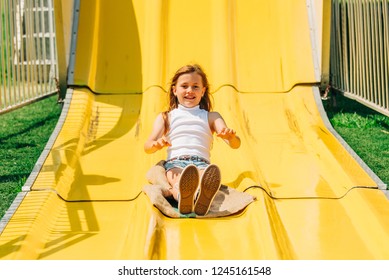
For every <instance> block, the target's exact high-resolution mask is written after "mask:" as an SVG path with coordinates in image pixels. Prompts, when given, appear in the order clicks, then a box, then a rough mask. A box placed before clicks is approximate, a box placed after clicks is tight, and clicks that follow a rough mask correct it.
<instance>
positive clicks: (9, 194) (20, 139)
mask: <svg viewBox="0 0 389 280" xmlns="http://www.w3.org/2000/svg"><path fill="white" fill-rule="evenodd" d="M60 112H61V107H60V105H58V104H57V97H56V96H51V97H48V98H45V99H43V100H41V101H38V102H35V103H32V104H30V105H28V106H26V107H23V108H20V109H17V110H15V111H11V112H9V113H5V114H3V115H0V217H2V216H3V215H4V213H5V211H6V210H7V209H8V208H9V206H10V205H11V203H12V201H13V200H14V198H15V196H16V194H17V193H18V192H19V191H20V190H21V187H22V186H23V184H24V182H25V181H26V179H27V178H28V176H29V175H30V173H31V171H32V169H33V167H34V165H35V163H36V161H37V159H38V158H39V156H40V154H41V152H42V151H43V149H44V147H45V145H46V143H47V140H48V139H49V137H50V135H51V133H52V131H53V129H54V127H55V125H56V123H57V121H58V118H59V115H60Z"/></svg>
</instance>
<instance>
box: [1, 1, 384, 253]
mask: <svg viewBox="0 0 389 280" xmlns="http://www.w3.org/2000/svg"><path fill="white" fill-rule="evenodd" d="M75 3H76V5H77V3H78V1H75ZM323 5H324V6H327V7H328V1H324V4H323V1H321V0H310V1H306V0H290V1H285V0H274V1H265V0H245V1H238V0H235V1H234V0H231V1H227V0H212V1H209V0H185V1H184V0H134V1H128V0H117V1H107V0H83V1H80V7H79V8H77V12H75V14H74V17H75V18H76V19H77V20H76V21H75V22H77V25H76V28H75V32H74V37H73V42H72V44H73V48H72V50H71V59H70V60H71V61H72V62H71V63H70V66H69V74H68V75H69V89H68V93H67V98H66V100H65V101H66V102H65V103H66V104H65V107H64V111H63V115H62V117H61V121H60V123H59V126H58V127H57V130H58V131H57V132H55V133H54V134H53V137H52V144H50V146H49V148H48V149H47V151H46V155H47V156H45V157H44V159H43V161H42V164H41V165H40V164H38V165H37V166H36V168H35V169H34V172H35V173H36V176H35V177H33V180H32V182H31V187H30V188H24V192H22V193H21V194H20V195H19V196H18V199H17V200H16V201H15V204H14V206H13V208H15V211H14V213H13V215H12V216H10V218H9V220H8V221H6V223H5V224H4V226H3V228H2V232H1V236H0V258H1V259H389V219H388V218H389V201H388V199H387V198H386V196H385V194H384V192H383V191H382V190H380V188H383V187H384V186H383V185H382V182H381V181H380V180H379V179H378V178H377V177H376V176H375V175H374V174H373V173H372V172H371V171H370V170H369V169H368V168H367V166H366V165H365V164H364V163H363V162H362V161H361V160H359V159H358V158H357V157H356V156H355V154H354V153H353V151H352V150H350V149H349V148H348V147H347V145H345V144H344V143H343V141H342V140H341V139H339V137H338V136H336V135H335V134H334V132H333V131H332V129H331V128H328V121H327V120H326V118H325V116H324V115H325V114H323V110H322V107H321V103H320V102H321V101H320V95H319V90H318V87H317V86H318V84H319V83H320V81H321V78H322V76H323V75H324V74H325V65H326V63H327V65H328V61H327V62H326V60H328V55H326V53H327V52H328V42H325V41H324V40H323V41H322V40H321V38H322V37H321V34H322V30H324V29H325V28H327V27H328V26H327V25H328V19H325V18H324V20H322V19H323ZM327 17H328V15H327ZM322 22H327V24H323V25H322ZM68 31H69V32H70V30H68ZM187 63H198V64H200V65H202V66H203V68H204V69H205V71H206V72H207V74H208V76H209V80H210V82H211V86H212V88H211V91H212V92H213V98H214V101H215V110H216V111H219V112H220V113H221V115H222V116H223V117H224V118H225V120H226V122H227V124H228V125H229V126H230V127H232V128H234V129H235V130H237V132H238V134H239V136H240V137H241V139H242V146H241V147H240V149H238V150H232V149H229V147H227V145H225V144H224V143H222V141H220V140H218V139H215V143H214V147H213V150H212V151H211V154H212V161H213V162H214V163H216V164H217V165H219V166H220V168H221V171H222V183H223V184H225V185H227V186H229V187H232V188H235V189H237V190H239V191H242V192H243V191H244V192H247V193H250V194H252V195H254V196H255V197H256V200H255V201H254V202H253V203H251V204H250V205H249V206H248V207H247V208H245V209H244V210H243V211H242V212H240V213H239V214H236V215H232V216H227V217H222V218H212V219H210V218H208V219H207V218H204V219H196V218H178V219H177V218H176V219H174V218H169V217H166V216H164V215H163V214H162V213H161V212H160V211H159V210H158V209H156V208H155V207H154V206H153V205H152V204H151V203H150V200H149V198H148V196H146V195H145V194H144V193H143V192H142V188H143V186H144V185H145V184H147V180H146V173H147V171H148V169H149V168H150V167H151V166H152V165H153V164H155V163H156V162H158V161H159V160H161V159H163V158H164V157H165V151H161V152H158V153H156V154H153V155H147V154H145V152H144V151H143V144H144V142H145V140H146V137H147V136H148V135H149V133H150V131H151V128H152V124H153V121H154V119H155V116H156V115H157V114H158V113H159V112H160V111H162V110H165V109H166V106H167V93H166V90H167V89H168V83H169V79H170V78H171V76H172V75H173V74H174V72H175V71H176V70H177V69H178V68H179V67H181V66H182V65H184V64H187ZM34 172H33V173H34Z"/></svg>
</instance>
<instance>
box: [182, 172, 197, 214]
mask: <svg viewBox="0 0 389 280" xmlns="http://www.w3.org/2000/svg"><path fill="white" fill-rule="evenodd" d="M199 177H200V176H199V171H198V169H197V167H196V166H194V165H188V166H187V167H185V168H184V170H182V173H181V176H180V180H179V182H178V189H179V197H178V211H180V213H181V214H189V213H192V212H193V204H194V195H195V193H196V190H197V187H198V185H199Z"/></svg>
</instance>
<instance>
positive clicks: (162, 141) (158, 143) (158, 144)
mask: <svg viewBox="0 0 389 280" xmlns="http://www.w3.org/2000/svg"><path fill="white" fill-rule="evenodd" d="M152 146H153V148H155V149H157V150H160V149H162V148H164V147H168V146H171V144H170V142H169V141H168V140H167V138H166V137H165V136H162V137H161V138H159V139H157V140H155V141H154V142H153V144H152Z"/></svg>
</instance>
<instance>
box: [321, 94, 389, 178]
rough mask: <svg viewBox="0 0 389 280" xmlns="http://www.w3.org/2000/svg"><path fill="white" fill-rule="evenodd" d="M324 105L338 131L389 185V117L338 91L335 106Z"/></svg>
mask: <svg viewBox="0 0 389 280" xmlns="http://www.w3.org/2000/svg"><path fill="white" fill-rule="evenodd" d="M326 102H327V101H326ZM328 102H331V100H329V101H328ZM325 105H326V106H325V107H326V109H327V115H328V118H329V119H330V122H331V124H332V126H333V127H334V128H335V130H336V131H337V132H338V133H339V134H340V135H341V136H342V138H343V139H344V140H345V141H346V142H347V143H348V144H349V145H350V147H351V148H352V149H353V150H354V151H355V152H356V153H357V154H358V155H359V156H360V157H361V158H362V160H363V161H364V162H365V163H366V164H367V165H368V166H369V167H370V168H371V169H372V170H373V171H374V173H376V174H377V176H378V177H380V179H381V180H382V181H383V182H384V183H385V184H387V185H389V168H388V167H389V117H386V116H384V115H382V114H380V113H378V112H376V111H374V110H372V109H370V108H368V107H366V106H364V105H362V104H360V103H358V102H356V101H354V100H351V99H349V98H346V97H344V96H342V95H340V94H336V106H329V104H326V103H325Z"/></svg>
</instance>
